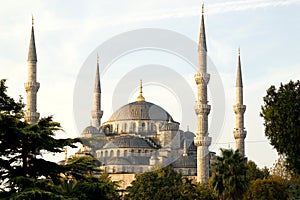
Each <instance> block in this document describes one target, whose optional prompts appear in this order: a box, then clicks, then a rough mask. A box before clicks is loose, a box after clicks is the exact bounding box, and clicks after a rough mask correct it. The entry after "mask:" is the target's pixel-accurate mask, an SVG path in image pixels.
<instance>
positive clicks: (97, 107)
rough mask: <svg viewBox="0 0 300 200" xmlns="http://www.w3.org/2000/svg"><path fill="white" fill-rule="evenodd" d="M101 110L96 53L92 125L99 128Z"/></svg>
mask: <svg viewBox="0 0 300 200" xmlns="http://www.w3.org/2000/svg"><path fill="white" fill-rule="evenodd" d="M102 116H103V111H102V110H101V84H100V76H99V56H98V54H97V67H96V75H95V87H94V105H93V110H92V126H94V127H96V128H100V126H101V118H102Z"/></svg>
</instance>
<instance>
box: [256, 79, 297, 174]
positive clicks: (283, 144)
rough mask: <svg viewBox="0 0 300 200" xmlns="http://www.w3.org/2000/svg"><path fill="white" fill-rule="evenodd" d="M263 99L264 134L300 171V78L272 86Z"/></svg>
mask: <svg viewBox="0 0 300 200" xmlns="http://www.w3.org/2000/svg"><path fill="white" fill-rule="evenodd" d="M263 100H264V105H263V106H262V111H261V116H262V117H263V118H264V125H265V135H266V136H267V138H268V139H269V140H270V143H271V145H273V146H274V147H275V149H276V150H277V152H278V153H279V154H284V155H285V156H286V162H287V166H288V168H289V169H290V170H292V171H293V172H294V173H296V174H300V157H299V155H300V142H299V141H300V81H299V80H298V81H296V82H293V81H290V82H289V83H287V84H286V85H283V84H281V85H280V87H279V88H278V89H276V87H275V86H271V87H270V88H269V89H268V90H267V95H266V96H265V97H264V99H263Z"/></svg>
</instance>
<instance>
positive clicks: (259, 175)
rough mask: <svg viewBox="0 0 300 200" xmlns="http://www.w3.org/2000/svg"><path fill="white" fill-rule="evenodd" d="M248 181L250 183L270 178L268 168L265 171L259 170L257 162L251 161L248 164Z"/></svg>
mask: <svg viewBox="0 0 300 200" xmlns="http://www.w3.org/2000/svg"><path fill="white" fill-rule="evenodd" d="M247 167H248V170H247V179H248V180H249V181H253V180H256V179H265V178H267V177H269V175H270V172H269V170H268V168H267V167H264V168H263V169H259V168H258V167H257V165H256V164H255V162H253V161H251V160H249V161H248V163H247Z"/></svg>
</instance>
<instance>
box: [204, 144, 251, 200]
mask: <svg viewBox="0 0 300 200" xmlns="http://www.w3.org/2000/svg"><path fill="white" fill-rule="evenodd" d="M221 153H222V155H221V156H217V157H216V163H215V164H214V165H213V166H212V177H211V178H210V180H209V182H210V185H211V186H212V188H213V190H214V191H215V193H216V194H217V196H218V197H219V198H220V199H241V198H242V196H243V193H244V192H245V191H246V190H247V188H248V185H249V180H248V179H247V169H248V168H247V161H246V158H244V157H243V156H241V154H240V153H239V151H238V150H236V151H233V150H232V149H221Z"/></svg>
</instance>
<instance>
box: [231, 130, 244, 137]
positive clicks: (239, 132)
mask: <svg viewBox="0 0 300 200" xmlns="http://www.w3.org/2000/svg"><path fill="white" fill-rule="evenodd" d="M233 135H234V139H245V138H246V135H247V131H245V130H240V129H236V130H234V131H233Z"/></svg>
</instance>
